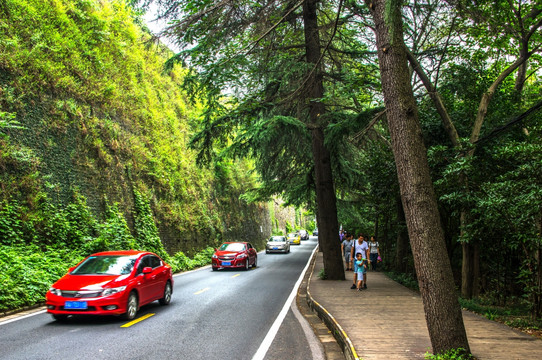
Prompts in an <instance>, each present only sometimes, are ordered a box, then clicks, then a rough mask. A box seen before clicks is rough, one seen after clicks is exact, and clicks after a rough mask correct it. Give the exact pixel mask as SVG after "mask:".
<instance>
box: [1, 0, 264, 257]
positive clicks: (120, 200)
mask: <svg viewBox="0 0 542 360" xmlns="http://www.w3.org/2000/svg"><path fill="white" fill-rule="evenodd" d="M0 12H1V13H2V14H0V106H1V108H0V121H3V123H0V124H3V125H1V126H0V153H1V155H0V184H1V185H0V200H2V201H5V202H10V201H16V202H17V203H18V204H19V205H21V206H22V207H21V209H25V210H24V212H25V213H26V214H21V215H20V220H21V221H23V222H26V223H27V226H33V227H37V228H40V227H43V225H42V224H40V221H38V220H35V221H33V222H32V223H31V224H28V222H27V221H28V220H31V219H32V218H33V217H35V216H33V212H34V211H35V210H36V209H38V208H39V204H40V202H43V201H46V202H50V203H51V204H54V205H55V206H59V207H61V208H62V207H67V206H68V205H70V204H72V203H73V201H74V198H75V197H77V196H83V197H84V198H85V201H86V204H87V205H88V207H89V208H90V209H91V211H92V213H93V215H94V216H95V217H96V219H104V218H105V216H104V213H105V212H106V210H107V209H108V207H110V206H112V205H115V204H116V206H117V208H118V209H119V210H120V212H121V213H122V214H123V216H124V218H125V220H126V223H127V225H128V227H129V229H130V231H131V232H132V234H135V233H136V231H137V229H136V227H135V220H134V196H133V194H134V191H139V192H141V193H142V194H145V196H148V197H149V199H150V207H151V209H152V214H153V216H154V220H155V223H156V224H157V230H158V233H159V235H160V238H161V240H162V242H163V244H164V246H165V248H166V249H167V251H168V252H169V253H171V254H173V253H175V252H177V251H183V252H185V253H186V254H189V255H191V254H195V253H197V252H198V251H200V250H202V249H205V248H206V247H207V246H215V245H217V244H218V243H219V242H221V241H224V240H249V241H251V242H253V243H254V244H255V245H256V246H257V247H262V246H263V242H264V240H265V239H266V238H267V237H268V236H269V235H270V233H271V224H270V219H269V210H268V208H267V204H248V203H246V202H245V201H244V200H242V196H241V195H242V194H243V192H244V191H245V190H246V189H248V188H251V187H253V186H255V184H256V181H257V180H256V179H255V178H254V177H253V175H251V172H250V164H249V163H248V162H242V161H239V162H236V163H233V162H230V163H225V164H224V163H223V164H209V165H197V164H196V156H195V153H194V152H193V151H192V150H190V149H189V147H188V141H189V139H190V136H191V134H192V133H193V131H195V130H196V129H197V127H198V123H199V116H200V105H198V104H199V103H198V101H195V102H189V101H188V100H187V98H186V95H185V94H184V93H183V91H182V90H181V86H180V85H181V83H182V81H183V76H184V71H185V70H183V69H182V68H181V67H180V66H176V67H175V68H174V69H173V70H171V71H169V72H167V73H165V72H164V68H163V65H164V63H165V61H166V60H167V59H168V58H169V57H170V56H171V53H170V52H169V50H168V49H166V48H165V47H164V46H162V45H159V44H153V43H152V42H150V36H149V34H148V33H147V32H146V30H145V29H144V27H142V21H141V20H140V18H139V15H138V14H136V13H135V12H134V11H133V10H132V9H131V8H130V7H129V6H128V5H126V4H125V3H124V2H122V1H114V2H102V1H98V0H55V1H53V0H50V1H49V0H48V1H43V0H6V2H5V5H4V6H2V7H0ZM29 234H30V232H29ZM40 234H41V235H40V236H48V235H46V234H43V233H40ZM29 236H30V235H29ZM32 236H34V235H32ZM50 236H53V234H51V235H50ZM34 237H35V236H34ZM33 241H36V242H39V241H43V242H45V243H54V242H56V241H59V242H60V241H63V239H33Z"/></svg>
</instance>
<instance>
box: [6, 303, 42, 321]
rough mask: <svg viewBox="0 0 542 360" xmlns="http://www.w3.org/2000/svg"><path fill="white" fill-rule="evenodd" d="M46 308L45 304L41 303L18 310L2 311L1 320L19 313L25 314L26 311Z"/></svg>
mask: <svg viewBox="0 0 542 360" xmlns="http://www.w3.org/2000/svg"><path fill="white" fill-rule="evenodd" d="M44 306H45V303H44V302H40V303H37V304H34V305H29V306H23V307H22V308H18V309H12V310H6V311H2V312H0V319H2V318H4V317H7V316H10V315H15V314H18V313H22V312H25V311H28V310H34V309H37V308H41V307H44Z"/></svg>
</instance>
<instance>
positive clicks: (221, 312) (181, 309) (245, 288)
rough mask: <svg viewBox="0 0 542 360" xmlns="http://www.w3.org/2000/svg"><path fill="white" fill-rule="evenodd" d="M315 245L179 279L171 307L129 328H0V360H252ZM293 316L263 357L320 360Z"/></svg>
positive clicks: (111, 324)
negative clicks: (245, 266)
mask: <svg viewBox="0 0 542 360" xmlns="http://www.w3.org/2000/svg"><path fill="white" fill-rule="evenodd" d="M316 243H317V241H316V238H312V237H311V239H310V240H307V241H303V242H302V244H301V245H299V246H298V245H295V246H292V251H291V252H290V254H267V255H266V254H265V253H264V252H263V253H262V252H260V253H259V254H258V267H257V268H256V269H250V270H249V271H217V272H213V271H211V268H210V267H207V268H203V269H200V270H197V271H192V272H189V273H184V274H181V275H179V276H176V277H175V286H174V292H173V298H172V301H171V303H170V305H168V306H160V305H159V304H158V302H154V303H152V304H149V305H147V306H145V307H143V308H141V309H140V311H139V313H138V315H137V319H141V321H139V322H137V323H135V324H133V325H131V326H126V325H127V322H126V321H123V320H121V319H120V318H118V317H76V318H73V319H69V321H68V322H67V323H59V322H56V321H54V320H53V319H52V317H51V316H50V315H49V314H46V313H41V314H38V315H35V316H31V317H27V318H24V319H21V320H18V321H13V322H10V323H7V324H3V325H2V323H1V322H0V359H10V360H17V359H25V360H27V359H55V360H57V359H157V358H158V359H236V360H242V359H253V358H254V356H255V354H256V353H257V352H258V349H260V347H261V346H262V343H263V342H264V339H265V338H266V335H267V334H268V332H269V330H270V329H271V327H272V325H273V323H274V322H275V319H276V318H277V317H279V314H280V313H281V310H282V309H283V308H284V307H285V306H287V307H289V306H290V304H287V302H288V299H289V297H290V295H291V293H292V290H293V288H294V285H295V284H296V282H297V280H298V278H299V277H300V274H301V273H302V271H303V269H304V268H305V266H306V264H307V261H308V260H309V257H310V255H311V253H312V251H313V249H314V247H315V246H316ZM290 299H291V297H290ZM294 310H295V309H291V308H289V309H287V315H286V317H285V318H284V321H283V322H282V323H281V324H279V325H280V328H279V329H278V332H277V334H276V336H274V337H271V341H272V342H271V343H269V342H268V345H267V346H265V345H264V346H263V347H264V348H269V350H268V351H264V352H263V354H264V357H263V358H264V359H267V360H272V359H310V358H314V357H316V356H315V354H314V351H315V350H314V349H315V347H314V344H312V345H311V344H310V342H311V338H310V336H308V337H307V336H306V335H305V332H304V331H303V329H302V325H301V324H300V322H299V320H298V318H297V317H295V316H294V312H293V311H294ZM283 312H284V311H283ZM123 326H124V327H123ZM309 335H310V334H309ZM269 339H270V337H269V336H268V337H267V340H268V341H269ZM269 345H270V346H269ZM311 348H312V350H311ZM264 350H265V349H264ZM258 353H259V354H262V351H261V349H260V351H259V352H258Z"/></svg>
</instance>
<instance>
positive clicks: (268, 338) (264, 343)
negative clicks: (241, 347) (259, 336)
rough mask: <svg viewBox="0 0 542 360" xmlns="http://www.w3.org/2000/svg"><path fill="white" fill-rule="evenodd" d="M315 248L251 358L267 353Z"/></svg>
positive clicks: (261, 359)
mask: <svg viewBox="0 0 542 360" xmlns="http://www.w3.org/2000/svg"><path fill="white" fill-rule="evenodd" d="M316 249H317V247H316V246H315V247H314V250H313V251H312V254H311V256H310V257H309V260H308V261H307V265H305V268H304V269H303V271H302V272H301V275H300V276H299V279H297V282H296V283H295V285H294V288H293V289H292V292H291V293H290V296H288V300H286V301H285V302H284V306H283V307H282V310H281V311H280V313H279V315H278V316H277V318H276V319H275V322H274V323H273V325H271V328H270V329H269V331H268V332H267V335H265V338H264V339H263V341H262V343H261V344H260V347H259V348H258V351H256V354H254V356H253V357H252V360H263V359H264V357H265V355H266V354H267V351H268V350H269V347H270V346H271V343H273V340H274V339H275V336H276V335H277V332H278V331H279V328H280V325H282V322H283V321H284V318H285V317H286V314H287V313H288V310H289V309H290V304H291V303H292V301H293V300H294V299H295V297H296V295H297V289H298V288H299V286H300V285H301V281H302V280H303V277H304V276H305V273H306V272H307V269H308V268H309V265H310V262H311V259H312V257H313V256H314V252H315V251H316ZM311 351H312V349H311Z"/></svg>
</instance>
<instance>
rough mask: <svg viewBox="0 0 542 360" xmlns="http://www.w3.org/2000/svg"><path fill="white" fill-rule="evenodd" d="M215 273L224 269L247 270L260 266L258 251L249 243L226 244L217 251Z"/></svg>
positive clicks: (214, 259) (214, 265)
mask: <svg viewBox="0 0 542 360" xmlns="http://www.w3.org/2000/svg"><path fill="white" fill-rule="evenodd" d="M212 262H213V265H212V266H213V271H215V270H218V269H224V268H230V269H231V268H233V269H239V268H241V269H245V270H248V268H249V267H251V266H252V267H256V266H258V254H257V253H256V249H254V247H253V246H252V245H251V244H250V243H248V242H225V243H224V244H222V246H220V248H218V249H215V253H214V254H213V258H212Z"/></svg>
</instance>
